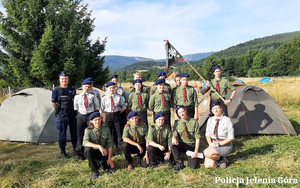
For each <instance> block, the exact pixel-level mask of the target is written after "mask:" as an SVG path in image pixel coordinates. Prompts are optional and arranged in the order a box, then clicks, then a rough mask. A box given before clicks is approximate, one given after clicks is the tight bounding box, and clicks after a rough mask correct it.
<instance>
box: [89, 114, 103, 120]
mask: <svg viewBox="0 0 300 188" xmlns="http://www.w3.org/2000/svg"><path fill="white" fill-rule="evenodd" d="M97 117H100V113H99V112H93V113H91V115H90V116H89V120H93V119H95V118H97Z"/></svg>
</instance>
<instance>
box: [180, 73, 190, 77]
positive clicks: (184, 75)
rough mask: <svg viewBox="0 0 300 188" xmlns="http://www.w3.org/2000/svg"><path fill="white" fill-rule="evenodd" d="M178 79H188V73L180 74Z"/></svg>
mask: <svg viewBox="0 0 300 188" xmlns="http://www.w3.org/2000/svg"><path fill="white" fill-rule="evenodd" d="M180 77H181V78H182V77H186V78H189V77H190V75H189V74H188V73H182V74H181V75H180Z"/></svg>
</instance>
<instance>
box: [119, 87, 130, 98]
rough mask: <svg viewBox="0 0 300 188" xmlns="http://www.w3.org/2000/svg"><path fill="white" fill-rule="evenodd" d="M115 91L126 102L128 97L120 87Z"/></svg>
mask: <svg viewBox="0 0 300 188" xmlns="http://www.w3.org/2000/svg"><path fill="white" fill-rule="evenodd" d="M116 91H117V94H119V95H122V96H123V97H124V99H125V100H126V101H127V100H128V96H127V95H126V92H125V90H124V89H123V88H122V87H117V89H116Z"/></svg>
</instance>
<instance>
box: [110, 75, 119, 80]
mask: <svg viewBox="0 0 300 188" xmlns="http://www.w3.org/2000/svg"><path fill="white" fill-rule="evenodd" d="M113 78H117V79H118V75H116V74H115V75H112V76H111V77H110V79H109V80H111V79H113Z"/></svg>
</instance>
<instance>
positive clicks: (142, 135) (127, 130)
mask: <svg viewBox="0 0 300 188" xmlns="http://www.w3.org/2000/svg"><path fill="white" fill-rule="evenodd" d="M135 128H136V130H137V136H138V138H136V137H135V136H134V133H135ZM147 132H148V129H147V125H146V124H144V123H138V124H137V126H136V127H135V126H133V125H131V123H128V124H126V125H125V127H124V130H123V138H125V137H127V138H129V139H130V140H132V141H134V142H136V143H138V144H140V145H141V144H146V137H147ZM134 138H136V139H134Z"/></svg>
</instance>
